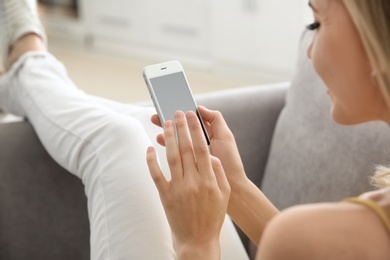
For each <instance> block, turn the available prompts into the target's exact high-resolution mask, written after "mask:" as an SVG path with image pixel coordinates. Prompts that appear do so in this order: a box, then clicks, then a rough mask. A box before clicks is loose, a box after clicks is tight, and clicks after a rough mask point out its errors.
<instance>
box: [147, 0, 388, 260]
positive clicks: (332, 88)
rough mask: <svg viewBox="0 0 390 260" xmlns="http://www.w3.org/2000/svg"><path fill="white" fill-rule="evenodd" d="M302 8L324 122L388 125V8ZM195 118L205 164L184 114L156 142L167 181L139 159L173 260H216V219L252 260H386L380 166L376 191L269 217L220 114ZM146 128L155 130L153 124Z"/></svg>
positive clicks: (190, 118) (373, 0)
mask: <svg viewBox="0 0 390 260" xmlns="http://www.w3.org/2000/svg"><path fill="white" fill-rule="evenodd" d="M309 5H310V6H311V8H312V9H313V12H314V17H315V21H314V23H313V24H311V25H309V26H308V29H310V30H316V32H315V35H314V38H313V40H312V43H311V45H310V47H309V49H308V56H309V57H310V58H311V59H312V61H313V65H314V67H315V69H316V71H317V72H318V74H319V75H320V77H321V78H322V79H323V81H324V82H325V83H326V85H327V87H328V90H329V91H328V93H329V97H330V99H331V101H332V111H331V113H332V116H333V118H334V120H335V121H336V122H338V123H340V124H344V125H350V124H359V123H363V122H368V121H372V120H382V121H385V122H387V123H389V124H390V2H389V1H388V0H344V1H342V0H311V1H310V2H309ZM200 113H201V115H202V117H203V119H204V121H205V123H206V125H207V127H208V131H209V133H210V137H211V151H212V155H209V153H208V150H207V145H206V143H205V141H204V139H203V137H202V131H201V128H200V125H199V123H198V121H197V120H196V116H195V115H194V113H192V112H188V113H186V114H184V113H183V112H181V111H178V112H177V113H176V117H175V120H174V122H167V123H166V124H165V125H164V134H161V135H158V136H157V140H158V142H159V143H160V144H161V145H163V146H165V147H166V151H167V161H168V163H169V167H170V172H171V175H172V179H171V180H170V181H167V180H166V179H165V178H164V176H163V175H162V171H161V169H160V168H159V166H158V164H157V161H156V155H155V152H154V148H153V147H150V148H148V150H147V156H146V157H147V161H148V165H149V169H150V173H151V175H152V177H153V179H154V182H155V184H156V186H157V188H158V190H159V193H160V198H161V201H162V204H163V206H164V209H165V212H166V215H167V218H168V221H169V223H170V225H171V228H172V231H173V233H174V237H175V239H176V240H175V241H176V251H177V254H178V257H179V258H180V259H218V258H219V252H220V246H219V232H220V228H221V225H222V220H223V216H224V213H225V211H227V212H228V214H229V215H230V216H231V217H232V219H233V220H234V221H235V222H236V223H237V224H238V225H239V226H240V227H241V228H242V229H243V230H244V232H245V233H246V234H247V235H248V236H249V237H250V238H251V240H252V241H253V242H255V243H257V244H259V248H258V256H257V258H258V259H267V260H272V259H300V260H302V259H351V260H352V259H353V260H358V259H377V260H379V259H390V188H386V187H388V186H389V183H390V181H389V180H390V177H389V176H390V170H389V169H386V168H385V167H382V168H381V169H379V170H378V174H377V175H376V177H374V182H376V183H377V184H378V186H380V187H382V188H383V189H381V190H378V191H374V192H369V193H365V194H363V195H361V196H359V197H358V198H348V199H346V200H345V201H342V202H340V203H329V204H315V205H305V206H298V207H293V208H291V209H288V210H286V211H284V212H281V213H278V211H277V209H276V208H275V207H274V206H273V205H272V203H271V202H270V201H268V200H267V198H265V196H264V195H263V194H262V193H261V191H260V190H258V189H257V188H256V187H255V186H254V185H253V184H252V183H251V182H250V181H249V180H248V179H247V178H246V176H245V172H244V168H243V166H242V163H241V160H240V156H239V154H238V150H237V148H236V144H235V141H234V137H233V135H232V133H231V132H230V130H229V129H228V127H227V125H226V124H225V121H224V120H223V117H222V115H221V114H220V113H219V112H215V111H209V110H207V109H206V108H202V107H201V108H200ZM152 121H153V122H154V124H156V125H159V124H160V123H159V120H158V117H157V116H156V115H155V116H153V117H152ZM174 124H176V129H177V134H178V138H179V142H178V145H176V141H175V133H174V131H175V130H174V127H173V125H174ZM187 126H188V127H187Z"/></svg>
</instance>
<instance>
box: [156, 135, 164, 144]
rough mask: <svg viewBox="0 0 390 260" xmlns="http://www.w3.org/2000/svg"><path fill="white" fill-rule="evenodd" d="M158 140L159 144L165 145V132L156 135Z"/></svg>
mask: <svg viewBox="0 0 390 260" xmlns="http://www.w3.org/2000/svg"><path fill="white" fill-rule="evenodd" d="M156 141H157V143H158V144H159V145H161V146H164V147H165V137H164V134H158V135H157V136H156Z"/></svg>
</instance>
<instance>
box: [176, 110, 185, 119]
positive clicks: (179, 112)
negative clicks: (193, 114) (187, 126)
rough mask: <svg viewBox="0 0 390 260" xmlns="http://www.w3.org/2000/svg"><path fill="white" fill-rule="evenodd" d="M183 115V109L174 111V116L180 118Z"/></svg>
mask: <svg viewBox="0 0 390 260" xmlns="http://www.w3.org/2000/svg"><path fill="white" fill-rule="evenodd" d="M182 117H184V113H183V111H176V112H175V118H182Z"/></svg>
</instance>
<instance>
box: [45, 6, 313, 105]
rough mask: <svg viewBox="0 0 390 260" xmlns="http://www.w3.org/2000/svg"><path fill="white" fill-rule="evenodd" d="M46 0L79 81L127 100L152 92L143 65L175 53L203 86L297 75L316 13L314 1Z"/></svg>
mask: <svg viewBox="0 0 390 260" xmlns="http://www.w3.org/2000/svg"><path fill="white" fill-rule="evenodd" d="M39 3H40V12H41V16H42V19H43V21H44V25H45V27H46V30H47V33H48V36H49V43H50V49H51V51H52V52H53V53H54V54H55V55H56V56H57V57H58V58H59V59H61V60H62V61H63V62H64V64H65V65H66V66H67V67H68V69H69V74H70V75H71V76H72V78H73V79H74V80H75V82H76V83H77V84H78V85H79V86H80V87H81V88H84V89H85V91H86V92H88V93H91V94H94V95H99V96H104V97H107V98H111V99H115V100H119V101H124V102H131V101H137V100H145V99H147V98H148V95H147V93H146V88H145V87H144V83H143V81H142V76H141V71H142V67H143V66H144V65H147V64H152V63H157V62H162V61H166V60H170V59H176V60H179V61H181V62H182V63H183V65H184V67H185V69H186V71H187V74H188V75H187V76H188V78H189V80H190V84H191V85H192V88H193V90H194V92H195V93H198V92H205V91H213V90H218V89H223V88H230V87H238V86H243V85H254V84H263V83H269V82H276V81H285V80H290V78H291V76H292V75H293V72H294V67H295V60H296V57H297V48H298V42H299V38H300V35H301V33H302V31H303V29H304V26H305V25H306V24H308V23H310V22H311V20H312V18H311V17H312V15H311V13H310V10H309V8H308V6H307V0H299V1H292V0H165V1H159V0H109V1H108V0H39ZM121 88H122V92H121V90H120V89H121ZM125 90H126V91H125ZM123 91H125V92H123ZM135 92H138V94H137V95H135ZM135 96H137V97H135Z"/></svg>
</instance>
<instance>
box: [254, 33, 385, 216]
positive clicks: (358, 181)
mask: <svg viewBox="0 0 390 260" xmlns="http://www.w3.org/2000/svg"><path fill="white" fill-rule="evenodd" d="M311 37H312V34H311V33H309V32H307V33H305V34H304V35H303V38H302V44H301V50H300V58H299V61H298V66H297V71H296V75H295V77H294V79H293V81H292V84H291V87H290V89H289V91H288V94H287V97H286V106H285V107H284V109H283V111H282V113H281V115H280V117H279V119H278V123H277V127H276V130H275V133H274V136H273V140H272V146H271V152H270V155H269V159H268V163H267V167H266V170H265V176H264V179H263V182H262V190H263V191H264V193H265V194H266V195H267V196H268V197H269V198H270V199H271V201H272V202H273V203H275V205H276V206H277V207H278V208H279V209H284V208H286V207H289V206H291V205H295V204H301V203H310V202H321V201H339V200H341V199H342V198H344V197H348V196H356V195H358V194H360V193H363V192H365V191H367V190H371V189H373V187H372V186H370V184H369V176H372V174H373V172H374V166H375V165H378V164H385V165H388V164H390V129H389V127H388V125H387V124H385V123H383V122H371V123H366V124H361V125H356V126H342V125H338V124H336V123H335V122H334V121H333V120H332V118H331V114H330V108H331V102H330V99H329V97H328V95H327V94H326V87H325V85H324V84H323V82H322V81H321V79H320V78H319V77H318V76H317V75H316V73H315V71H314V69H313V66H312V64H311V61H310V60H308V58H307V57H306V48H307V46H308V44H309V42H310V40H311Z"/></svg>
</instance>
